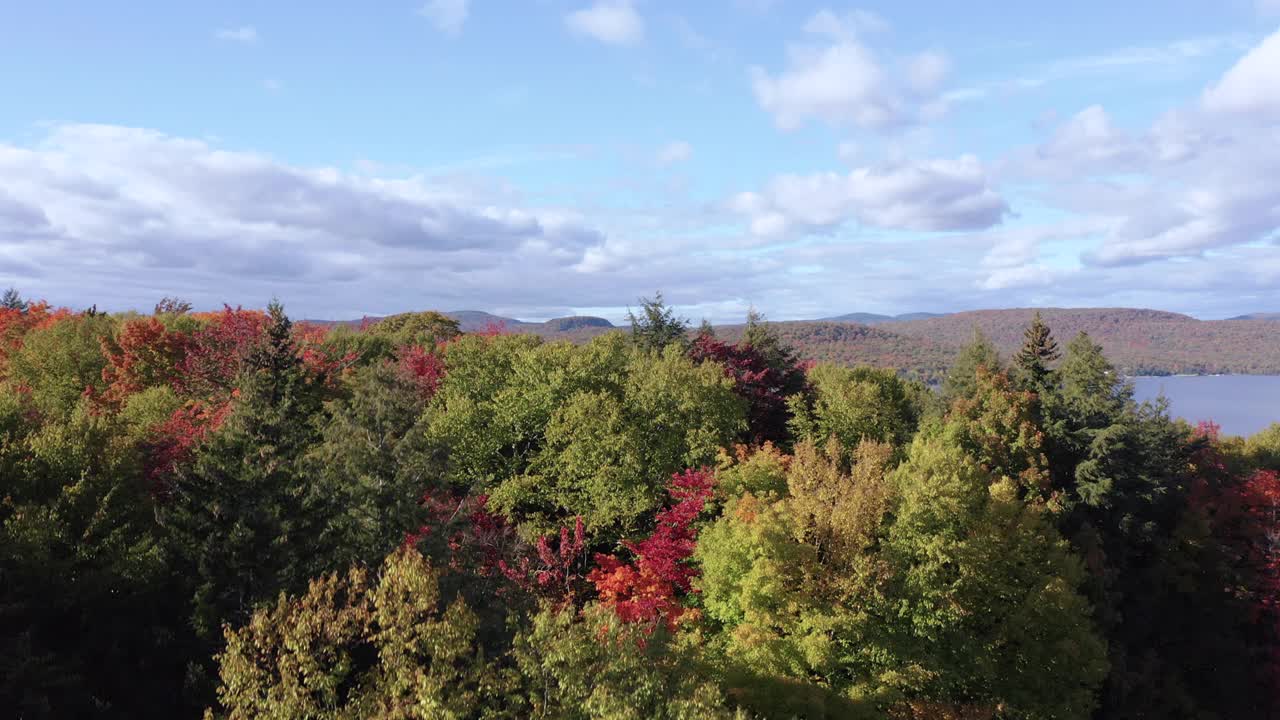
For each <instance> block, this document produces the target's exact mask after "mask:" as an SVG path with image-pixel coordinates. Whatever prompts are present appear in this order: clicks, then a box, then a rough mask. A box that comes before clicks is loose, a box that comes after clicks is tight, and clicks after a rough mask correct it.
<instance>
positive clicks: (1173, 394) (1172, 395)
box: [1130, 375, 1280, 435]
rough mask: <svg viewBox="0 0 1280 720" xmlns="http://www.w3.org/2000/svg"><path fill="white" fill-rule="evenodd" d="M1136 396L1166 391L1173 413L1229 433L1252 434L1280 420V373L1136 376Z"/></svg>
mask: <svg viewBox="0 0 1280 720" xmlns="http://www.w3.org/2000/svg"><path fill="white" fill-rule="evenodd" d="M1130 379H1131V380H1132V381H1133V388H1134V393H1133V394H1134V397H1135V398H1136V399H1137V400H1138V401H1142V400H1154V399H1155V398H1156V397H1157V396H1159V395H1161V394H1163V395H1164V396H1165V397H1166V398H1168V400H1169V414H1170V415H1172V416H1174V417H1180V418H1183V419H1184V420H1186V421H1187V422H1190V423H1192V424H1195V423H1197V422H1199V421H1201V420H1212V421H1214V422H1216V423H1218V424H1219V425H1221V426H1222V432H1223V434H1225V435H1252V434H1253V433H1256V432H1258V431H1259V430H1261V429H1263V428H1265V427H1266V426H1268V425H1270V424H1271V423H1273V422H1280V375H1195V376H1171V377H1135V378H1130Z"/></svg>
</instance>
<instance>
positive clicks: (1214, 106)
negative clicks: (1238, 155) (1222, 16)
mask: <svg viewBox="0 0 1280 720" xmlns="http://www.w3.org/2000/svg"><path fill="white" fill-rule="evenodd" d="M1203 102H1204V107H1205V109H1206V110H1208V111H1210V112H1215V113H1225V114H1232V115H1247V116H1249V117H1250V118H1251V119H1254V120H1257V121H1260V122H1273V121H1276V120H1280V30H1277V31H1276V32H1274V33H1272V34H1271V35H1270V36H1269V37H1267V38H1266V39H1265V40H1263V41H1262V43H1261V44H1259V45H1258V46H1257V47H1255V48H1254V49H1252V50H1250V51H1249V52H1248V54H1246V55H1245V56H1244V57H1243V58H1241V59H1240V61H1239V62H1237V63H1236V64H1235V65H1234V66H1232V68H1231V69H1230V70H1228V71H1227V73H1226V74H1225V75H1223V76H1222V79H1221V80H1219V81H1218V82H1217V83H1216V84H1215V85H1213V86H1212V87H1210V88H1209V89H1208V90H1206V91H1205V93H1204V99H1203Z"/></svg>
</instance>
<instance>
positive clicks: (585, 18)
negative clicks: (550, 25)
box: [564, 0, 644, 45]
mask: <svg viewBox="0 0 1280 720" xmlns="http://www.w3.org/2000/svg"><path fill="white" fill-rule="evenodd" d="M564 20H565V24H566V25H567V26H568V27H569V30H570V31H572V32H573V33H575V34H577V35H582V36H585V37H590V38H594V39H595V40H598V41H600V42H602V43H605V44H607V45H635V44H637V43H639V42H640V41H641V40H643V39H644V19H643V18H641V17H640V13H638V12H636V9H635V7H633V6H632V3H631V0H597V1H596V3H595V4H593V5H591V6H589V7H585V8H582V9H581V10H575V11H573V12H571V13H569V14H568V15H566V16H565V19H564Z"/></svg>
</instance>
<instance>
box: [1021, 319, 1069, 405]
mask: <svg viewBox="0 0 1280 720" xmlns="http://www.w3.org/2000/svg"><path fill="white" fill-rule="evenodd" d="M1059 356H1060V354H1059V352H1058V341H1056V340H1054V339H1053V333H1052V332H1050V330H1049V326H1048V325H1045V324H1044V320H1043V319H1042V318H1041V317H1040V311H1039V310H1037V311H1036V314H1035V316H1034V317H1033V318H1031V324H1030V325H1028V326H1027V329H1026V330H1025V331H1024V332H1023V340H1022V347H1021V348H1019V350H1018V354H1017V355H1015V356H1014V368H1015V373H1014V375H1015V377H1016V378H1017V380H1018V381H1019V383H1021V384H1022V386H1023V387H1024V388H1026V389H1028V390H1031V391H1033V392H1037V393H1043V392H1044V391H1045V390H1047V389H1048V388H1049V387H1050V386H1051V385H1052V379H1051V376H1052V374H1053V370H1052V369H1051V368H1050V367H1049V366H1050V365H1051V364H1052V363H1053V362H1054V361H1055V360H1057V359H1058V357H1059Z"/></svg>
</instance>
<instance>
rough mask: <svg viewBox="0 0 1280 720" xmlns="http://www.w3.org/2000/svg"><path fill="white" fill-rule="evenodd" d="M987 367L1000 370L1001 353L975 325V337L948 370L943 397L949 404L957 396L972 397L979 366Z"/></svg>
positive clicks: (975, 387) (989, 369)
mask: <svg viewBox="0 0 1280 720" xmlns="http://www.w3.org/2000/svg"><path fill="white" fill-rule="evenodd" d="M980 367H985V368H986V369H987V370H988V371H990V372H993V373H994V372H997V371H999V370H1000V354H999V353H998V352H997V351H996V346H995V345H992V344H991V341H990V340H988V339H987V336H986V334H985V333H983V332H982V330H981V329H980V328H978V326H977V325H975V326H974V327H973V339H972V340H970V341H969V344H968V345H965V346H964V347H963V348H961V349H960V352H959V354H957V355H956V359H955V361H954V362H953V363H951V369H950V370H948V371H947V377H946V380H944V381H943V384H942V397H943V399H944V400H946V402H947V404H948V405H949V404H950V403H951V402H952V401H954V400H955V399H956V398H962V397H972V396H973V393H974V391H975V390H976V389H977V379H976V378H977V374H978V368H980Z"/></svg>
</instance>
